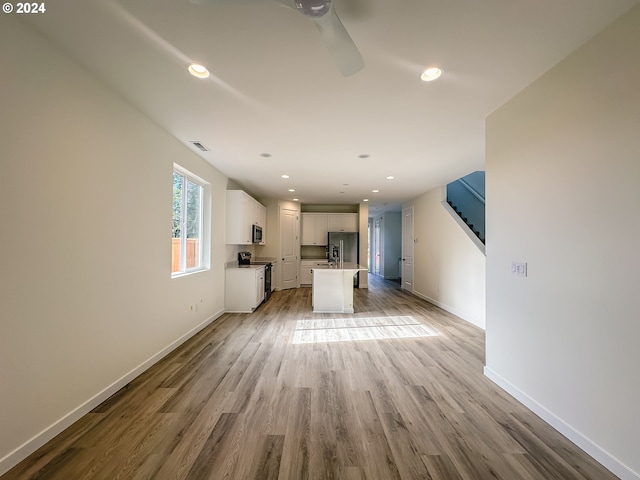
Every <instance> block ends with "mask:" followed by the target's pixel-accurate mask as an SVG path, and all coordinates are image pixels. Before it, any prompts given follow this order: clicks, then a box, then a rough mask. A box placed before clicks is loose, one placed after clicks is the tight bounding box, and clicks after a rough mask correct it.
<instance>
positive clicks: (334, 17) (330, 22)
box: [191, 0, 364, 77]
mask: <svg viewBox="0 0 640 480" xmlns="http://www.w3.org/2000/svg"><path fill="white" fill-rule="evenodd" d="M272 1H274V2H276V3H280V4H281V5H284V6H286V7H289V8H292V9H294V10H297V11H298V12H300V13H301V14H303V15H304V16H306V17H308V18H310V19H311V20H312V21H313V22H314V23H315V25H316V27H317V28H318V31H319V32H320V36H321V37H322V40H323V41H324V44H325V46H326V47H327V50H328V51H329V55H331V58H332V59H333V61H334V63H335V64H336V66H337V67H338V70H340V73H342V75H343V76H345V77H348V76H350V75H353V74H354V73H357V72H359V71H360V70H362V68H364V60H363V59H362V55H360V52H359V51H358V47H356V44H355V43H354V42H353V40H352V39H351V37H350V36H349V33H348V32H347V29H346V28H344V25H343V24H342V22H341V21H340V18H338V14H337V13H336V11H335V9H334V8H333V4H332V3H331V1H332V0H272ZM191 2H192V3H195V4H198V5H230V4H248V3H263V2H262V1H261V0H191Z"/></svg>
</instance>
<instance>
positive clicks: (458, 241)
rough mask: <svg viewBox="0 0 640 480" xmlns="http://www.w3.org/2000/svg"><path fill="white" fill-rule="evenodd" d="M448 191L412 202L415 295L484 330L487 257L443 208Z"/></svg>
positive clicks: (440, 191) (436, 192) (441, 189)
mask: <svg viewBox="0 0 640 480" xmlns="http://www.w3.org/2000/svg"><path fill="white" fill-rule="evenodd" d="M445 188H446V187H438V188H435V189H433V190H430V191H428V192H426V193H424V194H423V195H421V196H419V197H418V198H416V199H414V200H413V201H412V202H411V203H412V204H413V206H414V211H413V222H414V239H415V243H414V255H413V262H414V263H413V264H414V274H413V292H414V293H415V294H416V295H418V296H420V297H423V298H425V299H427V300H429V301H430V302H432V303H434V304H435V305H438V306H439V307H441V308H444V309H445V310H447V311H449V312H451V313H453V314H455V315H457V316H459V317H461V318H463V319H465V320H467V321H468V322H471V323H473V324H475V325H477V326H479V327H481V328H484V326H485V257H484V254H483V253H482V252H481V251H480V250H479V249H478V247H476V245H475V244H474V243H473V242H472V241H471V239H470V238H469V237H468V236H467V235H466V233H465V232H464V231H463V230H462V229H461V228H460V226H459V225H458V224H457V223H456V221H455V219H454V218H453V217H452V216H451V215H450V214H449V213H448V212H447V210H446V209H445V208H444V207H443V205H442V201H443V200H444V195H445V193H444V192H445V190H444V189H445ZM406 206H407V205H405V207H406Z"/></svg>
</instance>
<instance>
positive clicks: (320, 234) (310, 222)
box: [300, 213, 329, 245]
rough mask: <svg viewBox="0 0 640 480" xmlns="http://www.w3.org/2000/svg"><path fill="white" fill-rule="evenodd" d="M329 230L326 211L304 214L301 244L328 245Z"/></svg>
mask: <svg viewBox="0 0 640 480" xmlns="http://www.w3.org/2000/svg"><path fill="white" fill-rule="evenodd" d="M328 231H329V230H328V229H327V214H326V213H303V214H302V241H301V242H300V244H301V245H326V244H327V232H328Z"/></svg>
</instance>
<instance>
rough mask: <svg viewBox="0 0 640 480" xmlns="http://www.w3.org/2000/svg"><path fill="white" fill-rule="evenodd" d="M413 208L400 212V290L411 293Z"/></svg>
mask: <svg viewBox="0 0 640 480" xmlns="http://www.w3.org/2000/svg"><path fill="white" fill-rule="evenodd" d="M413 244H414V242H413V206H411V207H408V208H405V209H403V210H402V289H403V290H407V291H409V292H413Z"/></svg>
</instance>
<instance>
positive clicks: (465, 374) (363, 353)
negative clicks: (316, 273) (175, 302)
mask: <svg viewBox="0 0 640 480" xmlns="http://www.w3.org/2000/svg"><path fill="white" fill-rule="evenodd" d="M355 309H356V312H357V313H355V314H352V315H343V314H313V313H312V311H311V290H310V289H308V288H302V289H296V290H287V291H280V292H275V293H274V295H273V296H272V297H271V299H270V300H269V302H268V303H266V304H264V305H262V306H261V307H260V308H259V309H258V310H257V311H256V312H254V313H252V314H225V315H224V316H222V317H221V318H219V319H218V320H217V321H215V322H214V323H213V324H212V325H210V326H209V327H207V328H206V329H204V330H203V331H202V332H201V333H199V334H198V335H197V336H195V337H194V338H192V339H191V340H190V341H188V342H186V343H185V344H184V345H182V346H181V347H180V348H178V349H177V350H176V351H174V352H173V353H172V354H171V355H169V356H168V357H166V358H165V359H164V360H162V361H161V362H159V363H158V364H156V365H155V366H153V367H152V368H151V369H149V370H148V371H147V372H145V373H144V374H142V375H141V376H139V377H138V378H137V379H136V380H134V381H133V382H131V383H130V384H129V385H128V386H127V387H126V388H124V389H122V390H121V391H119V392H118V393H117V394H115V395H114V396H113V397H112V398H110V399H109V400H107V401H106V402H104V403H103V404H102V405H100V406H99V407H98V408H96V409H95V410H93V411H92V412H91V413H89V414H87V415H86V416H85V417H83V418H82V419H81V420H79V421H78V422H77V423H76V424H74V425H73V426H72V427H70V428H69V429H67V430H66V431H65V432H63V433H62V434H60V435H59V436H58V437H56V438H55V439H53V440H52V441H51V442H49V443H48V444H46V445H45V446H43V447H42V448H41V449H40V450H38V451H37V452H35V453H34V454H33V455H31V456H30V457H29V458H27V459H26V460H24V461H23V462H22V463H20V464H19V465H17V466H16V467H15V468H14V469H12V470H11V471H9V472H7V474H5V475H4V476H2V480H13V479H61V480H62V479H63V480H80V479H198V480H199V479H216V480H221V479H240V480H245V479H291V480H300V479H322V480H326V479H344V480H351V479H353V480H356V479H381V480H390V479H422V478H424V479H433V480H449V479H469V480H479V479H480V480H483V479H505V480H515V479H544V480H549V479H562V480H566V479H598V480H603V479H614V478H616V477H615V476H614V475H612V474H611V473H609V472H608V471H607V470H605V469H604V468H603V467H601V466H600V465H599V464H597V463H596V462H595V461H594V460H592V459H591V458H590V457H588V456H587V455H586V454H584V453H583V452H582V451H581V450H580V449H579V448H577V447H576V446H574V445H573V444H572V443H571V442H569V441H568V440H566V439H565V438H564V437H563V436H562V435H560V434H559V433H557V432H556V431H555V430H553V429H552V428H551V427H549V426H548V425H547V424H546V423H544V422H543V421H542V420H540V419H539V418H538V417H537V416H535V415H534V414H533V413H531V412H530V411H529V410H527V409H526V408H525V407H523V406H522V405H521V404H520V403H518V402H517V401H515V400H514V399H513V398H511V397H510V396H509V395H507V394H506V393H504V392H503V391H502V390H500V389H499V388H498V387H496V386H495V385H494V384H493V383H492V382H490V381H489V380H488V379H486V378H485V377H484V376H483V374H482V369H483V364H484V332H483V331H482V330H480V329H478V328H476V327H474V326H472V325H470V324H468V323H466V322H464V321H462V320H460V319H458V318H456V317H454V316H453V315H450V314H448V313H446V312H444V311H443V310H440V309H439V308H437V307H434V306H432V305H431V304H429V303H427V302H425V301H422V300H421V299H419V298H417V297H415V296H413V295H409V294H406V293H405V292H402V291H400V290H399V289H398V288H397V286H396V285H395V284H394V283H392V282H386V281H383V280H380V279H379V278H376V277H371V276H370V288H369V289H368V290H366V289H360V290H356V291H355Z"/></svg>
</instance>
